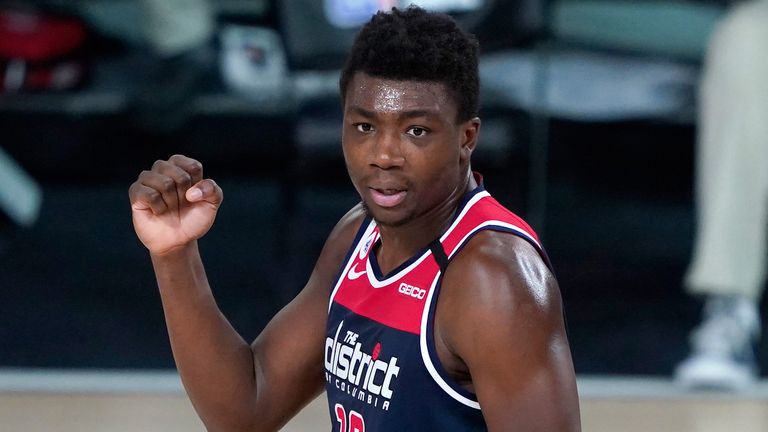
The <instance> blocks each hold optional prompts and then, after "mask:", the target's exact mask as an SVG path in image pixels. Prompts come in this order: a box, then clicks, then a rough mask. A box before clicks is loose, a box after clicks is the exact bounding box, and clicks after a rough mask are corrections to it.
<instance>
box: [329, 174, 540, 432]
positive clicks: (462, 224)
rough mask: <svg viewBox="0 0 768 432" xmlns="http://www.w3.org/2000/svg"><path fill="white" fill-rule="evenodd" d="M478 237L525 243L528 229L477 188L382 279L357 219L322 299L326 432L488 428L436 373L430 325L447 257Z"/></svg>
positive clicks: (368, 235) (470, 397)
mask: <svg viewBox="0 0 768 432" xmlns="http://www.w3.org/2000/svg"><path fill="white" fill-rule="evenodd" d="M482 230H495V231H503V232H508V233H511V234H513V235H517V236H520V237H522V238H524V239H525V240H527V241H528V242H530V243H531V244H532V245H533V246H534V247H535V248H536V250H537V251H539V254H540V255H541V256H542V258H543V259H544V260H545V262H547V263H548V260H547V258H546V255H545V254H544V251H543V250H542V248H541V246H540V245H539V241H538V238H537V236H536V234H535V233H534V232H533V230H532V229H531V228H530V227H529V226H528V224H526V223H525V222H524V221H523V220H522V219H520V218H519V217H518V216H516V215H515V214H513V213H512V212H510V211H509V210H507V209H506V208H504V207H502V206H501V205H500V204H499V203H498V202H497V201H496V200H495V199H494V198H492V197H491V196H490V194H488V192H486V191H485V190H484V189H483V187H482V186H479V187H478V188H476V189H475V190H474V191H472V192H470V193H468V194H467V196H466V197H465V198H464V200H463V201H462V204H461V205H460V206H459V208H458V209H457V211H456V213H455V215H454V220H453V222H452V224H451V225H450V227H449V228H448V229H447V230H446V231H445V232H444V233H443V234H442V235H441V236H440V238H439V239H437V240H435V241H434V242H433V243H432V244H431V245H430V246H429V247H426V248H424V249H423V250H422V251H421V252H420V253H418V254H417V255H416V256H414V257H412V258H411V259H410V260H408V261H407V262H405V263H403V264H402V265H401V266H399V267H398V268H397V269H395V270H393V271H392V272H391V273H390V274H388V275H382V274H381V271H380V270H379V268H378V264H377V261H376V257H375V253H374V252H372V251H373V250H374V247H375V245H376V243H377V241H378V239H379V230H378V227H377V226H376V223H375V222H374V221H373V220H371V219H370V218H366V219H365V220H364V221H363V224H362V226H361V227H360V229H359V231H358V233H357V236H356V238H355V241H354V242H353V244H352V246H351V247H350V249H349V252H348V254H347V259H346V260H345V262H344V265H343V266H342V269H341V270H340V272H339V275H338V277H337V280H336V283H335V285H334V289H333V291H332V294H331V298H330V305H329V309H328V327H327V335H326V336H327V337H326V342H325V378H326V392H327V395H328V404H329V409H330V414H331V423H332V431H334V432H337V431H340V432H365V431H367V432H372V431H377V432H378V431H398V432H400V431H443V432H444V431H482V430H487V428H486V426H485V422H484V420H483V415H482V411H481V406H480V404H479V403H478V400H477V397H476V396H475V395H474V394H473V393H471V392H469V391H467V390H466V389H464V388H463V387H461V386H460V385H459V384H457V383H456V382H455V381H454V380H453V379H452V378H451V377H450V376H449V375H448V374H447V372H446V371H445V370H444V368H443V366H442V365H441V363H440V361H439V359H438V357H437V353H436V351H435V343H434V340H433V330H432V325H433V321H434V315H435V308H436V304H437V298H438V294H439V292H440V281H441V277H442V274H443V273H444V271H445V266H447V265H448V263H449V262H450V260H451V258H452V257H453V256H455V255H456V253H458V252H459V251H460V250H461V248H462V247H463V246H464V245H465V244H466V243H467V242H468V241H469V240H470V239H471V238H472V236H473V235H475V234H476V233H478V232H480V231H482Z"/></svg>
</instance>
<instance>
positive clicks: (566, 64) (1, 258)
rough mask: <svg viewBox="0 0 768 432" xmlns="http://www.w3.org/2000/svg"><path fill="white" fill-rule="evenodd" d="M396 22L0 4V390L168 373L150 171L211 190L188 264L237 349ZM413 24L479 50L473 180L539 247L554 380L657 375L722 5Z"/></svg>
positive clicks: (686, 312) (470, 7) (312, 14)
mask: <svg viewBox="0 0 768 432" xmlns="http://www.w3.org/2000/svg"><path fill="white" fill-rule="evenodd" d="M401 3H404V2H399V1H341V0H339V1H333V0H327V1H319V0H318V1H309V0H305V1H302V0H286V1H276V0H261V1H260V0H247V1H243V0H210V1H202V0H163V1H150V0H29V1H23V0H14V1H0V83H1V84H0V90H2V91H1V92H0V131H1V134H0V369H3V370H12V371H17V370H43V371H45V370H63V369H76V370H85V371H91V370H118V371H120V370H131V371H135V370H146V371H156V370H161V371H164V370H172V369H173V367H174V363H173V358H172V356H171V353H170V348H169V344H168V339H167V333H166V329H165V325H164V321H163V315H162V310H161V307H160V301H159V296H158V294H157V289H156V286H155V281H154V276H153V272H152V268H151V264H150V261H149V257H148V254H147V253H146V250H145V249H144V248H143V247H142V245H141V244H140V243H139V241H138V240H137V239H136V237H135V234H134V232H133V229H132V226H131V220H130V208H129V203H128V197H127V190H128V186H129V185H130V184H131V183H132V182H133V181H134V180H135V178H136V176H137V175H138V174H139V172H140V171H141V170H144V169H148V168H149V167H150V166H151V165H152V163H153V162H154V161H155V160H157V159H166V158H168V157H169V156H171V155H172V154H175V153H182V154H186V155H188V156H191V157H194V158H196V159H198V160H200V161H202V162H203V165H204V167H205V171H206V176H207V177H212V178H214V179H216V180H217V181H218V182H219V183H220V184H221V185H222V187H223V189H224V193H225V201H224V204H223V207H222V209H221V211H220V213H219V216H218V219H217V221H216V224H215V225H214V227H213V229H212V230H211V232H210V233H209V234H208V235H207V236H206V237H205V238H204V239H203V240H202V241H201V250H202V254H203V258H204V261H205V263H206V266H207V271H208V276H209V279H210V281H211V284H212V286H213V288H214V292H215V295H216V296H217V299H218V302H219V305H220V307H221V309H222V310H223V311H224V313H225V314H226V315H227V317H229V319H230V320H231V321H232V323H233V325H234V326H235V328H237V329H238V331H239V332H240V333H241V334H242V335H243V337H244V338H245V339H246V340H251V339H253V338H254V337H255V336H256V335H257V334H258V333H259V331H260V330H261V329H262V328H263V327H264V325H265V324H266V323H267V322H268V320H269V319H270V317H271V316H272V315H273V314H274V313H275V312H276V311H277V310H279V309H280V308H281V307H282V306H283V305H284V304H286V303H287V302H288V301H289V300H290V299H291V298H292V297H293V296H294V295H295V294H296V293H297V292H298V290H300V289H301V287H302V286H303V283H304V281H305V279H306V278H307V276H308V275H309V273H310V271H311V268H312V265H313V263H314V259H315V257H316V256H317V254H318V252H319V250H320V248H321V246H322V243H323V241H324V239H325V236H326V235H327V233H328V232H329V230H330V229H331V228H332V227H333V225H334V224H335V222H336V221H337V219H338V218H339V217H340V216H341V215H343V214H344V213H345V212H346V210H347V209H348V208H349V207H351V206H352V205H354V204H355V203H356V197H355V192H354V190H353V189H352V187H351V185H350V184H349V182H348V179H347V177H346V172H345V168H344V165H343V161H342V159H341V151H340V147H339V141H340V129H339V125H340V121H341V111H340V102H339V99H338V88H337V81H336V80H337V78H338V72H337V71H338V68H339V67H340V66H341V63H342V61H343V59H344V55H345V53H346V50H347V49H348V47H349V46H350V44H351V38H352V36H353V35H354V32H355V30H356V29H357V28H358V26H359V25H360V24H361V22H363V21H365V20H366V19H367V17H369V16H370V11H371V10H376V8H380V7H388V6H392V5H400V4H401ZM415 3H417V4H420V5H422V6H424V7H427V8H431V9H435V10H442V11H444V12H446V13H450V14H452V15H453V16H455V17H456V19H457V20H458V21H459V23H460V24H461V25H462V26H464V27H465V28H466V29H467V30H469V31H470V32H472V33H475V34H476V35H477V36H478V38H479V40H480V43H481V49H482V60H481V65H480V71H481V81H482V95H481V100H482V116H481V117H482V118H483V126H482V131H481V138H480V145H479V148H478V151H477V152H476V155H475V159H474V162H473V164H474V168H475V169H476V170H478V171H480V172H482V173H483V174H484V176H485V181H486V187H487V189H488V190H489V191H490V192H491V193H492V194H494V195H495V196H496V197H497V198H498V199H499V200H500V201H501V202H502V203H504V204H506V205H507V206H508V207H509V208H511V209H513V210H514V211H515V212H517V213H518V214H520V215H521V216H523V217H524V218H526V219H528V221H529V222H530V223H531V225H532V226H533V228H534V229H535V230H537V231H538V232H539V234H540V236H541V237H542V239H543V243H544V246H545V248H546V249H547V251H548V253H549V255H550V257H551V259H552V262H553V264H554V267H555V270H556V272H557V277H558V280H559V283H560V287H561V290H562V294H563V298H564V305H565V310H566V315H567V320H568V327H569V335H570V341H571V348H572V352H573V357H574V361H575V367H576V372H577V375H579V376H606V377H611V376H621V377H640V378H648V379H661V380H669V379H671V377H672V375H673V372H674V368H675V366H676V365H677V364H678V363H679V362H680V361H682V360H683V359H684V358H685V356H686V355H687V353H688V350H689V333H690V332H691V330H692V329H693V328H694V326H695V325H696V324H697V323H698V321H699V318H700V316H701V313H702V308H703V302H702V300H701V299H700V298H698V297H696V296H692V295H689V294H687V293H686V292H685V290H684V288H683V278H684V275H685V272H686V269H687V267H688V264H689V261H690V259H691V254H692V249H693V243H694V233H695V228H696V213H695V193H694V190H695V184H694V178H695V160H696V155H697V150H696V137H697V131H698V128H699V124H698V121H697V115H696V113H697V109H698V97H697V94H698V90H699V83H700V79H701V76H702V68H703V65H704V63H705V53H706V50H707V44H708V41H709V40H710V36H711V34H712V32H713V30H714V29H715V27H716V26H717V25H718V23H719V22H720V21H721V20H722V19H723V16H724V15H725V13H726V11H727V10H728V8H730V7H732V6H733V2H729V1H725V0H722V1H716V0H637V1H623V0H613V1H611V0H560V1H557V0H555V1H544V0H521V1H501V0H444V1H440V0H430V1H417V2H415ZM766 25H768V24H766ZM766 52H768V47H767V48H766ZM758 306H759V307H760V304H758ZM763 309H764V307H763ZM756 348H757V353H758V356H757V358H758V359H759V363H760V364H761V365H762V366H763V367H762V369H763V370H768V367H766V366H768V352H766V351H767V350H768V346H766V345H765V344H757V345H756Z"/></svg>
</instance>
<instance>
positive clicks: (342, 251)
mask: <svg viewBox="0 0 768 432" xmlns="http://www.w3.org/2000/svg"><path fill="white" fill-rule="evenodd" d="M364 219H365V210H364V209H363V206H362V205H360V204H358V205H356V206H354V207H352V208H351V209H350V210H349V211H348V212H347V213H346V214H345V215H344V216H342V217H341V219H339V221H338V222H337V223H336V226H335V227H334V228H333V230H332V231H331V233H330V234H329V235H328V238H327V239H326V241H325V245H324V246H323V249H322V251H321V252H320V256H319V257H318V259H317V265H316V266H315V271H314V273H318V272H319V273H322V274H323V276H325V278H323V279H327V278H328V277H333V276H334V275H335V274H336V271H337V270H338V268H339V266H340V265H341V264H342V261H344V257H345V256H346V254H347V252H348V250H349V247H350V246H351V245H352V242H353V241H354V239H355V236H356V235H357V232H358V231H359V229H360V225H361V224H362V222H363V220H364ZM326 273H327V274H326Z"/></svg>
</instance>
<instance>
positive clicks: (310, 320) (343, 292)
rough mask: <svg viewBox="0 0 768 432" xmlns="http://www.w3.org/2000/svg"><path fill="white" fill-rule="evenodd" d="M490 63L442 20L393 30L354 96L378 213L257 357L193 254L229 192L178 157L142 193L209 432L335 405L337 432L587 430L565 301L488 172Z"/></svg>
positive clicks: (345, 85)
mask: <svg viewBox="0 0 768 432" xmlns="http://www.w3.org/2000/svg"><path fill="white" fill-rule="evenodd" d="M477 61H478V46H477V43H476V40H475V39H474V38H473V37H471V36H469V35H467V34H466V33H464V32H463V31H462V30H460V29H459V28H458V27H457V25H456V24H455V22H454V21H453V20H451V19H450V18H449V17H447V16H445V15H438V14H432V13H428V12H425V11H424V10H422V9H419V8H415V7H410V8H408V9H405V10H397V9H393V10H392V11H391V12H388V13H378V14H376V15H375V16H374V17H373V18H372V20H371V21H370V22H369V23H368V24H366V25H365V26H364V28H363V29H362V30H361V32H360V33H359V35H358V37H357V39H356V41H355V44H354V47H353V48H352V51H351V54H350V56H349V58H348V61H347V63H346V65H345V67H344V69H343V71H342V75H341V79H340V90H341V98H342V102H343V110H344V119H343V133H342V147H343V152H344V158H345V161H346V164H347V168H348V171H349V175H350V178H351V180H352V183H353V185H354V187H355V188H356V189H357V191H358V193H359V194H360V197H361V203H360V204H359V205H357V206H355V207H354V208H352V209H351V210H350V211H349V212H348V213H347V214H346V215H345V216H344V217H342V218H341V220H340V221H339V222H338V224H337V225H336V227H335V228H334V229H333V231H332V232H331V233H330V235H329V237H328V239H327V241H326V243H325V245H324V247H323V249H322V251H321V253H320V256H319V258H318V260H317V263H316V265H315V268H314V270H313V272H312V274H311V276H310V277H309V281H308V282H307V284H306V286H305V287H304V289H303V290H302V291H301V293H300V294H299V295H298V296H297V297H296V298H295V299H294V300H293V301H292V302H291V303H289V304H288V305H287V306H286V307H285V308H284V309H283V310H282V311H280V312H279V313H278V314H277V315H276V316H275V317H274V318H273V320H272V321H271V322H270V323H269V324H268V325H267V326H266V328H265V329H264V330H263V332H262V333H261V334H260V335H259V336H258V337H257V338H256V340H255V341H254V342H253V343H252V344H250V345H249V344H248V343H246V342H245V341H243V340H242V339H241V337H240V336H239V335H238V333H237V332H236V331H235V330H234V329H233V328H232V327H231V326H230V324H229V323H228V321H227V320H226V318H225V317H224V316H223V315H222V313H221V312H220V310H219V309H218V307H217V306H216V302H215V300H214V297H213V295H212V292H211V288H210V287H209V284H208V281H207V280H206V276H205V271H204V269H203V264H202V261H201V258H200V255H199V253H198V247H197V242H196V240H197V239H198V238H200V237H201V236H203V235H204V234H205V233H206V232H207V231H208V229H209V228H210V227H211V225H212V224H213V222H214V219H215V216H216V212H217V210H218V208H219V206H220V205H221V203H222V198H223V193H222V190H221V189H220V188H219V187H218V186H217V184H216V183H215V182H214V181H213V180H211V179H206V178H205V177H204V176H203V168H202V165H201V164H200V163H199V162H198V161H195V160H193V159H190V158H188V157H185V156H181V155H175V156H173V157H171V158H170V159H169V160H167V161H158V162H156V163H155V164H154V165H153V167H152V169H151V170H150V171H144V172H142V173H141V174H140V175H139V178H138V180H137V181H136V182H135V183H134V184H133V185H132V186H131V188H130V199H131V204H132V210H133V221H134V226H135V229H136V232H137V234H138V236H139V238H140V239H141V241H142V242H143V243H144V245H145V246H146V247H147V248H148V249H149V252H150V255H151V258H152V263H153V265H154V269H155V272H156V276H157V281H158V285H159V287H160V294H161V298H162V303H163V307H164V311H165V317H166V320H167V325H168V332H169V335H170V341H171V347H172V349H173V354H174V357H175V360H176V363H177V366H178V370H179V373H180V375H181V378H182V381H183V383H184V386H185V389H186V391H187V393H188V394H189V397H190V399H191V401H192V403H193V405H194V407H195V409H196V410H197V412H198V414H199V415H200V417H201V418H202V420H203V422H204V423H205V425H206V426H207V427H208V428H209V430H217V431H218V430H227V431H229V430H238V431H239V430H249V431H273V430H277V429H279V428H280V427H281V426H282V425H284V424H285V423H286V422H287V421H288V420H289V419H290V418H291V417H292V416H293V415H294V414H296V413H297V412H298V411H299V410H300V409H301V408H302V407H303V406H305V405H306V404H307V403H309V402H310V401H311V400H312V399H314V398H315V397H317V395H318V394H319V393H320V392H321V391H323V389H325V391H326V393H327V396H328V402H329V410H330V416H331V419H330V420H331V425H332V430H333V431H342V432H353V431H357V432H362V431H397V430H403V431H409V430H420V431H469V430H472V431H475V430H491V431H510V430H514V431H533V430H536V431H557V432H568V431H578V430H580V420H579V407H578V397H577V390H576V381H575V375H574V370H573V365H572V360H571V354H570V350H569V346H568V341H567V338H566V332H565V329H564V323H563V313H562V306H561V299H560V294H559V289H558V286H557V283H556V281H555V278H554V277H553V275H552V272H551V269H550V268H549V263H548V261H547V258H546V255H545V254H544V251H543V250H542V248H541V245H540V244H539V242H538V240H537V237H536V234H534V232H533V231H532V230H531V228H530V227H528V225H527V224H526V223H525V222H523V221H522V220H521V219H520V218H518V217H517V216H515V215H514V214H512V213H511V212H510V211H508V210H506V209H505V208H503V207H502V206H501V205H500V204H499V203H498V202H496V201H495V200H494V199H493V198H492V197H491V196H490V195H489V194H488V193H487V192H486V191H485V190H484V189H483V186H482V177H481V176H480V175H479V174H477V173H473V171H472V169H471V165H470V157H471V155H472V152H473V150H474V149H475V145H476V144H477V140H478V136H479V132H480V120H479V118H478V117H477V113H478V88H479V84H478V72H477Z"/></svg>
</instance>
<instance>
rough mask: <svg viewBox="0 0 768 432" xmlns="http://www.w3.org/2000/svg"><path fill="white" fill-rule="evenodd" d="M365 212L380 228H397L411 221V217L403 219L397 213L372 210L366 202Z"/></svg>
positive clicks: (364, 205)
mask: <svg viewBox="0 0 768 432" xmlns="http://www.w3.org/2000/svg"><path fill="white" fill-rule="evenodd" d="M363 210H365V214H366V215H367V216H369V217H371V218H372V219H373V220H374V221H375V222H376V225H378V226H380V227H390V228H396V227H400V226H403V225H405V224H407V223H408V221H410V220H411V219H410V218H409V217H403V215H401V214H398V212H395V211H387V210H385V209H381V208H371V206H369V205H368V203H366V202H365V201H363Z"/></svg>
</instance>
